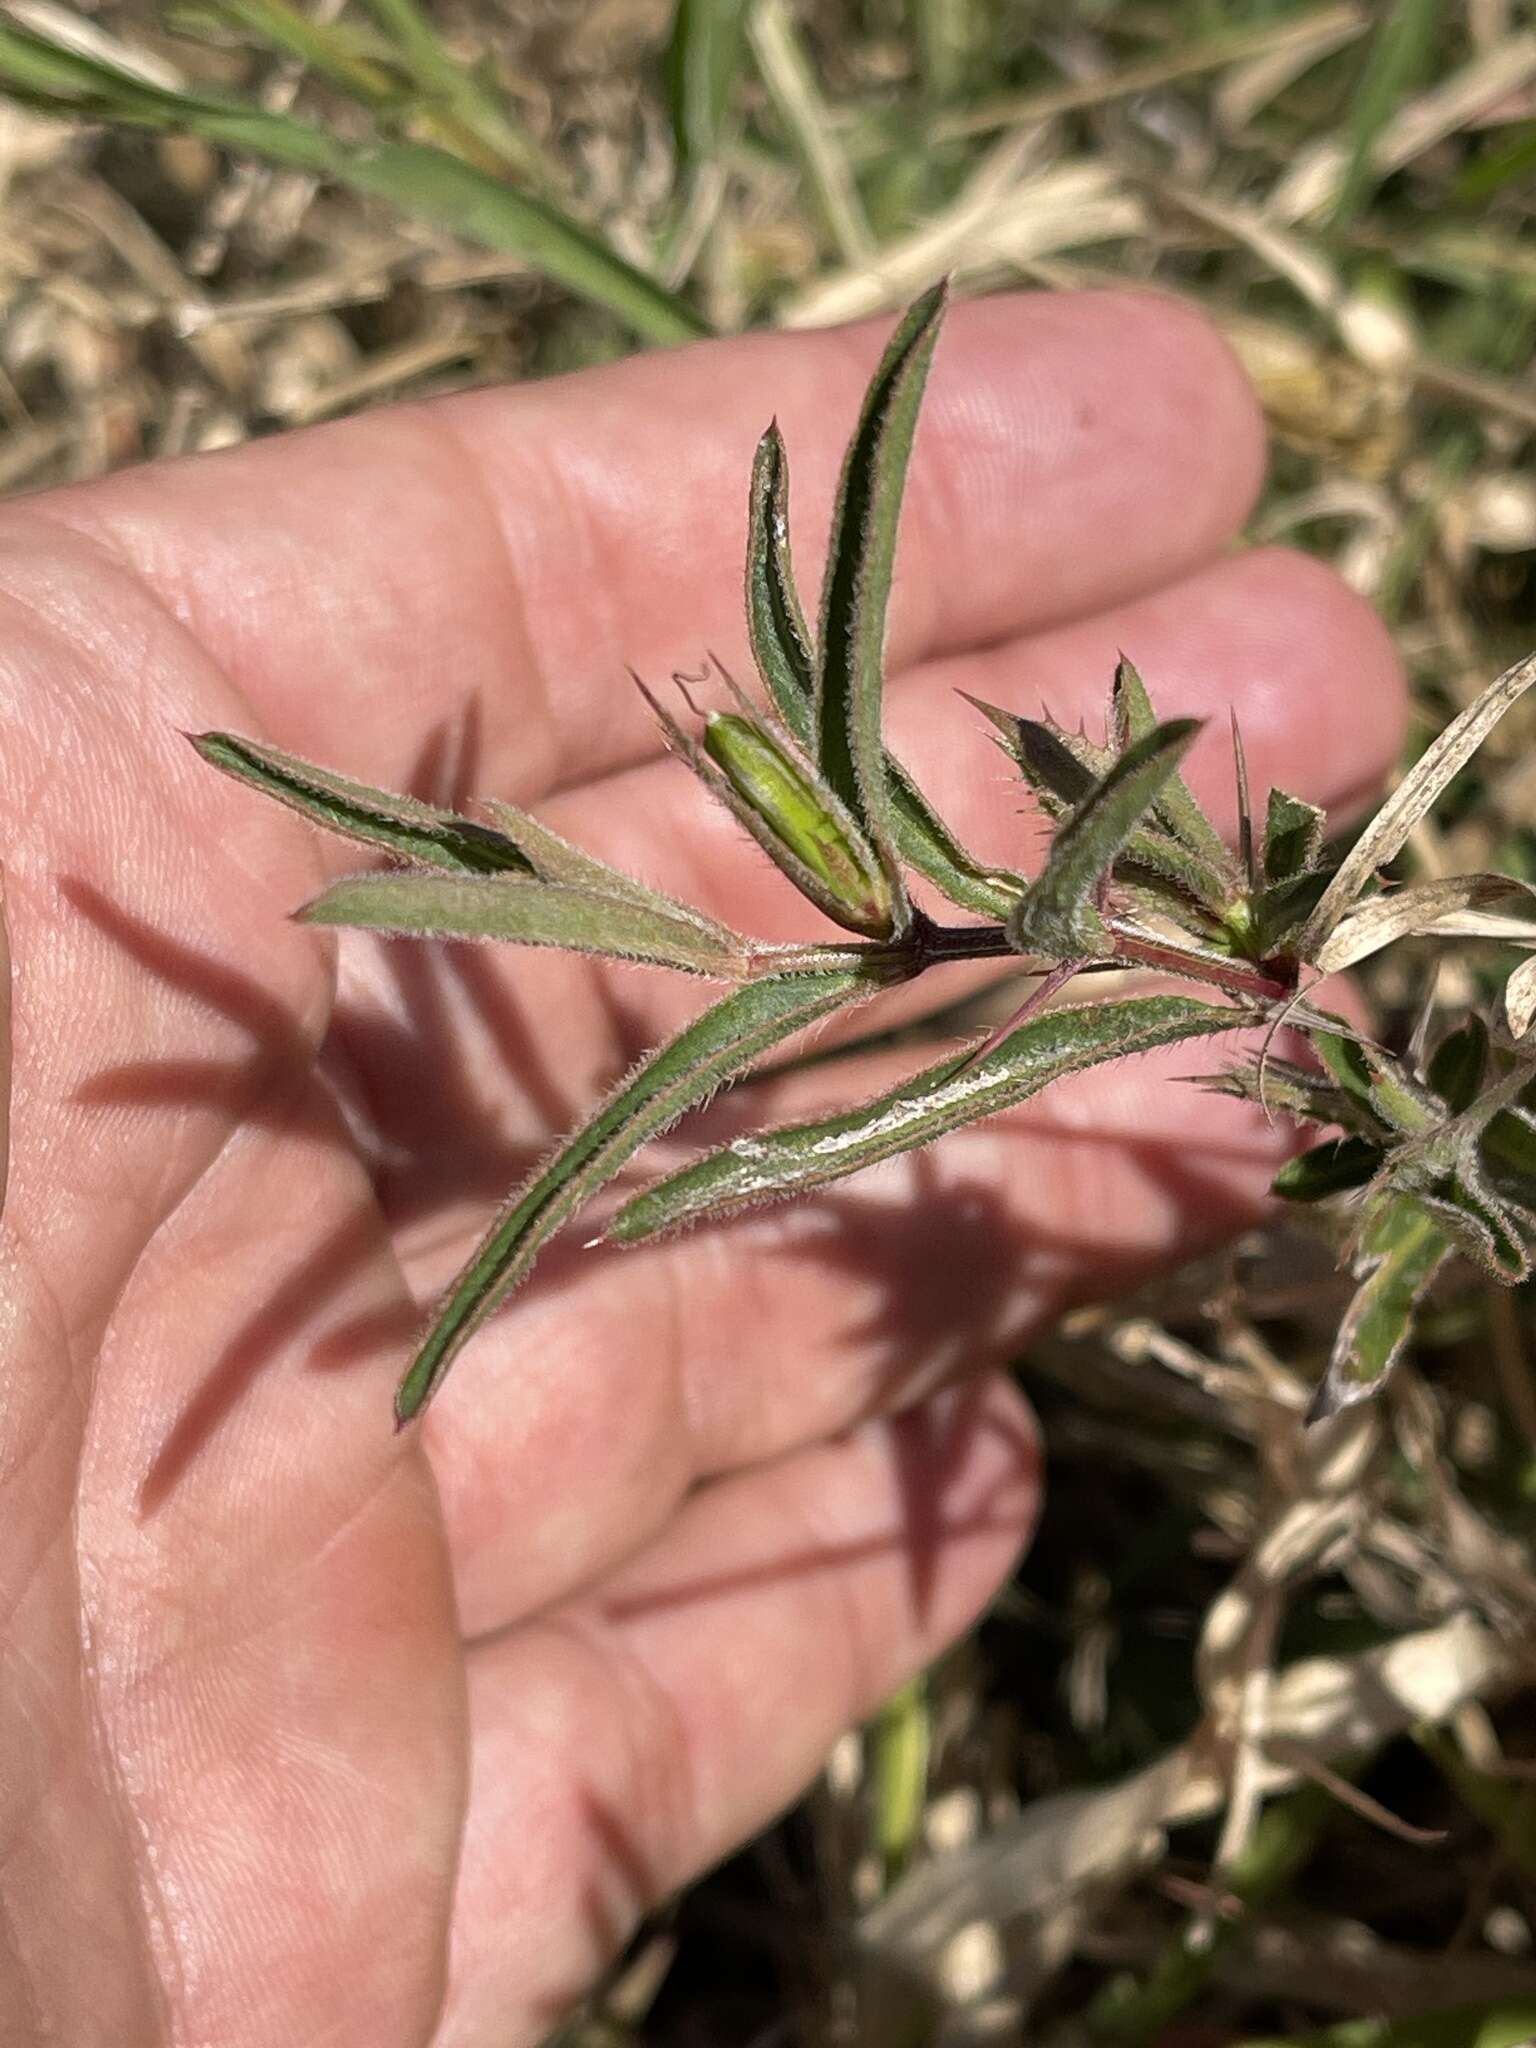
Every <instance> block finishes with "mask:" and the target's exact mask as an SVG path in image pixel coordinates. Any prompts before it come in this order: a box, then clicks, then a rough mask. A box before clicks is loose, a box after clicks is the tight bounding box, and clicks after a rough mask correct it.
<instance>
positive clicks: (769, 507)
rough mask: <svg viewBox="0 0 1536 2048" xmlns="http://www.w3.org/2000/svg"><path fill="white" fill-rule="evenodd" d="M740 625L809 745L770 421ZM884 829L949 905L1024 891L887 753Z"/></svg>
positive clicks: (776, 442)
mask: <svg viewBox="0 0 1536 2048" xmlns="http://www.w3.org/2000/svg"><path fill="white" fill-rule="evenodd" d="M747 628H748V632H749V635H750V637H751V641H752V652H753V656H754V658H755V659H756V662H757V668H758V673H759V674H760V675H761V677H762V679H763V682H764V684H765V686H766V687H767V690H768V693H769V695H770V696H771V697H772V699H773V702H774V706H775V709H776V710H777V711H778V714H779V716H780V718H781V719H782V720H783V721H784V724H785V726H786V727H787V728H788V730H789V731H790V732H791V733H792V734H793V735H794V737H795V738H796V740H798V741H799V743H800V745H801V746H802V747H804V748H806V749H807V750H808V751H812V750H814V748H815V744H816V741H815V724H816V659H815V652H814V649H813V648H812V645H811V636H810V629H809V628H808V627H807V625H806V623H805V614H804V612H803V610H802V608H801V604H800V599H799V596H798V594H797V591H796V587H795V575H794V567H793V563H792V561H791V557H790V548H789V461H788V456H787V454H786V452H785V448H784V443H783V439H782V437H781V436H780V434H779V430H778V427H777V425H774V426H771V427H770V428H769V429H768V431H767V433H766V434H764V436H763V438H762V440H761V441H760V442H759V443H758V447H757V456H756V459H755V461H754V462H753V465H752V493H751V500H750V505H749V511H748V541H747ZM885 772H886V779H887V785H888V788H889V792H890V802H891V816H890V828H891V835H892V838H893V840H894V843H895V847H896V851H897V852H898V853H899V854H900V856H901V858H902V859H903V860H904V861H906V862H907V864H908V865H909V866H910V867H913V868H915V869H916V870H917V872H918V873H919V874H920V875H923V876H925V877H926V879H927V880H928V881H930V882H932V884H933V885H934V887H935V888H936V889H938V890H939V891H940V892H941V893H942V894H943V895H944V896H946V897H947V898H948V899H949V901H950V902H951V903H953V904H956V905H957V906H958V907H959V908H960V909H962V910H969V911H973V912H974V913H975V914H976V915H977V916H980V917H992V918H999V919H1001V918H1005V917H1006V916H1007V915H1008V913H1009V911H1010V910H1011V909H1012V908H1013V906H1014V904H1015V903H1017V902H1018V900H1019V898H1020V897H1021V896H1022V895H1023V894H1024V890H1025V883H1024V880H1023V878H1022V877H1021V876H1019V875H1014V874H1011V873H1010V872H1009V871H1008V870H1007V869H1006V868H993V867H988V866H986V865H985V864H984V863H983V862H981V861H979V860H977V859H976V857H975V855H974V854H972V853H970V852H968V851H967V849H966V848H965V847H964V846H962V845H961V843H960V841H959V840H958V839H957V838H956V837H955V835H954V833H953V832H952V831H951V830H950V829H949V827H948V825H946V824H945V822H944V820H943V819H942V818H941V817H940V816H939V814H938V813H937V811H935V810H934V808H933V806H932V805H931V804H930V803H929V802H928V799H927V798H926V797H925V796H924V795H923V793H922V791H921V790H920V789H919V788H918V786H917V783H916V781H915V780H914V779H913V777H912V776H911V775H910V774H909V773H908V771H907V770H906V769H905V768H903V767H902V765H901V763H900V762H899V761H898V760H897V759H896V758H895V756H894V755H893V754H891V753H890V751H889V750H887V751H886V755H885Z"/></svg>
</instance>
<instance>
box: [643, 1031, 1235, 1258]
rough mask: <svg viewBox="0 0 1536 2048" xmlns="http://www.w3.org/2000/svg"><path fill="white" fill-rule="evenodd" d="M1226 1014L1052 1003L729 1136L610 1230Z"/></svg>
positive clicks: (742, 1194)
mask: <svg viewBox="0 0 1536 2048" xmlns="http://www.w3.org/2000/svg"><path fill="white" fill-rule="evenodd" d="M1234 1021H1235V1020H1234V1017H1233V1013H1232V1011H1231V1010H1228V1009H1223V1008H1217V1007H1216V1006H1214V1005H1212V1004H1210V1003H1202V1002H1199V1001H1197V1000H1196V999H1194V998H1193V997H1190V996H1141V997H1131V998H1129V999H1127V1000H1126V1001H1123V1002H1113V1003H1095V1004H1089V1005H1086V1006H1084V1007H1080V1008H1074V1009H1064V1010H1049V1011H1047V1012H1046V1013H1045V1014H1044V1015H1043V1016H1037V1017H1033V1018H1031V1019H1030V1020H1029V1022H1027V1023H1025V1024H1023V1025H1021V1026H1020V1027H1019V1029H1018V1030H1016V1031H1014V1032H1011V1033H1010V1034H1009V1035H1008V1037H1006V1038H1005V1039H1003V1040H1002V1041H1001V1042H1000V1043H999V1044H998V1045H997V1046H996V1047H995V1048H994V1049H993V1050H992V1051H991V1052H989V1053H988V1054H987V1055H986V1056H985V1057H984V1058H982V1059H979V1060H976V1061H974V1062H965V1061H960V1060H956V1059H955V1058H953V1057H951V1058H949V1059H946V1060H943V1061H941V1062H940V1063H939V1064H938V1065H937V1066H934V1067H930V1068H928V1069H927V1070H926V1072H924V1073H921V1074H918V1075H915V1076H914V1077H913V1078H912V1079H911V1080H908V1081H903V1082H902V1083H901V1084H900V1086H899V1087H896V1088H893V1089H892V1090H891V1091H890V1092H889V1094H886V1095H882V1096H881V1097H880V1098H879V1099H878V1100H877V1101H875V1102H870V1103H866V1104H865V1105H863V1107H861V1108H858V1109H852V1110H845V1111H843V1112H841V1113H840V1114H838V1115H836V1116H830V1117H824V1118H821V1119H819V1120H818V1121H817V1122H815V1123H805V1124H793V1125H789V1126H787V1127H785V1128H783V1129H781V1130H776V1131H768V1132H765V1133H764V1134H763V1135H761V1136H759V1137H751V1138H738V1139H737V1140H736V1142H735V1143H734V1144H732V1145H727V1146H725V1147H723V1148H722V1149H721V1150H720V1151H717V1152H711V1153H708V1154H706V1156H705V1157H704V1158H702V1159H699V1160H696V1161H695V1162H694V1163H693V1164H692V1165H691V1166H686V1167H684V1168H682V1169H681V1171H679V1172H677V1173H674V1174H671V1175H669V1176H668V1178H667V1179H665V1180H663V1181H661V1182H659V1183H658V1184H657V1185H656V1186H654V1187H651V1188H647V1189H646V1190H645V1191H644V1192H643V1193H642V1194H639V1195H637V1196H636V1197H635V1198H634V1199H633V1200H632V1201H630V1202H628V1203H626V1205H625V1206H624V1208H623V1209H621V1210H620V1212H619V1214H618V1215H617V1216H616V1217H615V1218H614V1220H613V1222H612V1224H611V1225H610V1226H609V1231H608V1234H609V1236H610V1237H612V1238H614V1239H616V1240H617V1241H618V1242H620V1243H623V1244H634V1243H638V1242H639V1241H640V1240H641V1239H642V1238H648V1237H654V1236H656V1235H657V1234H658V1233H659V1232H662V1231H667V1230H675V1229H677V1228H679V1227H680V1226H682V1225H684V1224H690V1223H696V1222H698V1221H699V1220H700V1219H701V1218H704V1217H713V1216H717V1215H720V1214H723V1213H725V1212H728V1211H730V1210H734V1209H743V1208H750V1207H752V1206H753V1205H755V1204H757V1203H760V1202H768V1201H777V1200H780V1199H782V1198H783V1197H785V1196H788V1195H796V1194H801V1193H804V1192H805V1190H806V1189H808V1188H815V1187H822V1186H824V1185H825V1184H826V1183H827V1182H828V1181H834V1180H840V1179H841V1178H842V1177H843V1175H844V1174H849V1173H857V1172H858V1171H859V1170H860V1168H862V1167H865V1166H873V1165H874V1164H875V1163H876V1162H877V1161H878V1160H881V1159H890V1158H892V1157H894V1156H895V1155H896V1154H897V1153H899V1152H910V1151H911V1150H912V1149H913V1148H914V1147H915V1146H918V1145H926V1144H928V1143H930V1142H931V1141H932V1140H933V1139H935V1138H938V1137H942V1136H943V1135H944V1133H945V1132H946V1131H952V1130H957V1129H958V1128H959V1127H960V1126H961V1125H962V1124H970V1123H975V1122H977V1121H978V1120H979V1119H980V1118H982V1117H988V1116H996V1115H997V1114H998V1112H999V1111H1001V1110H1005V1109H1012V1108H1014V1107H1016V1105H1017V1104H1019V1103H1021V1102H1026V1101H1028V1099H1029V1098H1030V1096H1032V1095H1038V1094H1039V1093H1040V1091H1041V1089H1043V1088H1046V1087H1049V1085H1050V1083H1051V1082H1052V1081H1056V1080H1059V1079H1060V1078H1061V1077H1062V1076H1063V1075H1066V1074H1076V1073H1080V1072H1081V1071H1082V1070H1083V1069H1084V1068H1085V1067H1092V1066H1097V1065H1099V1064H1101V1063H1102V1062H1104V1061H1106V1060H1113V1059H1120V1058H1122V1057H1123V1056H1124V1055H1126V1054H1128V1053H1136V1052H1146V1051H1149V1050H1150V1049H1151V1048H1152V1047H1153V1046H1158V1045H1167V1044H1170V1043H1172V1042H1174V1041H1175V1040H1178V1039H1183V1038H1199V1037H1203V1036H1205V1035H1207V1034H1209V1033H1211V1032H1216V1031H1230V1030H1231V1029H1232V1026H1233V1023H1234Z"/></svg>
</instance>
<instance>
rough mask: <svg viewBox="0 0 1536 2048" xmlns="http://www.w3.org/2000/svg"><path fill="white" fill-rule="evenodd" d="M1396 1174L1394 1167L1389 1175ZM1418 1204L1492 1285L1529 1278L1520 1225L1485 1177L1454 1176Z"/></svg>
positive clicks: (1417, 1198) (1420, 1196)
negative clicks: (1475, 1178)
mask: <svg viewBox="0 0 1536 2048" xmlns="http://www.w3.org/2000/svg"><path fill="white" fill-rule="evenodd" d="M1390 1171H1391V1169H1390V1163H1389V1165H1388V1169H1387V1173H1388V1175H1390ZM1385 1177H1386V1176H1384V1178H1385ZM1389 1184H1390V1182H1389ZM1415 1199H1416V1200H1418V1201H1420V1202H1422V1203H1423V1205H1424V1207H1425V1209H1426V1210H1427V1211H1428V1212H1429V1214H1430V1215H1431V1216H1433V1217H1434V1219H1435V1221H1436V1222H1437V1223H1438V1224H1439V1226H1440V1228H1441V1229H1442V1230H1443V1231H1444V1232H1445V1234H1446V1236H1447V1237H1448V1238H1449V1239H1450V1241H1451V1243H1452V1244H1453V1245H1454V1246H1455V1247H1456V1249H1457V1250H1458V1251H1459V1252H1460V1253H1461V1254H1462V1256H1463V1257H1464V1258H1466V1259H1469V1260H1470V1261H1471V1263H1472V1264H1473V1265H1474V1266H1476V1267H1478V1268H1479V1269H1480V1270H1481V1271H1482V1272H1484V1273H1486V1274H1487V1275H1488V1277H1489V1279H1490V1280H1497V1281H1500V1282H1501V1283H1502V1284H1503V1285H1504V1286H1506V1287H1515V1286H1518V1285H1519V1283H1520V1282H1521V1281H1522V1280H1524V1279H1526V1278H1527V1276H1528V1275H1529V1273H1530V1270H1531V1261H1530V1255H1529V1253H1528V1252H1527V1251H1526V1248H1525V1244H1524V1241H1523V1239H1522V1237H1521V1233H1520V1225H1519V1222H1518V1220H1517V1218H1516V1217H1515V1216H1514V1215H1513V1214H1512V1213H1511V1211H1510V1210H1509V1209H1508V1208H1507V1207H1506V1205H1505V1203H1504V1202H1503V1201H1502V1200H1501V1199H1500V1198H1499V1196H1498V1195H1497V1194H1496V1193H1495V1192H1494V1190H1493V1189H1492V1188H1491V1187H1488V1186H1486V1185H1482V1184H1480V1177H1479V1179H1478V1180H1474V1179H1473V1178H1472V1177H1471V1176H1470V1175H1466V1174H1451V1175H1449V1176H1448V1177H1447V1178H1446V1179H1445V1180H1444V1181H1442V1182H1441V1184H1440V1185H1439V1187H1437V1188H1436V1189H1435V1190H1434V1192H1433V1193H1432V1194H1428V1193H1425V1194H1419V1195H1417V1196H1416V1197H1415Z"/></svg>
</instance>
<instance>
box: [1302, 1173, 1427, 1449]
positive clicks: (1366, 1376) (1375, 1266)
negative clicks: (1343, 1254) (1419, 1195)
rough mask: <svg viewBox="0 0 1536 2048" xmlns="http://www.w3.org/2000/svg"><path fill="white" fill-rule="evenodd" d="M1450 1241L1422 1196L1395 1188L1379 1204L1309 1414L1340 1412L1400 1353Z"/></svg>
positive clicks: (1368, 1390)
mask: <svg viewBox="0 0 1536 2048" xmlns="http://www.w3.org/2000/svg"><path fill="white" fill-rule="evenodd" d="M1450 1248H1451V1247H1450V1240H1449V1239H1448V1238H1447V1236H1446V1234H1445V1232H1444V1231H1443V1230H1442V1229H1441V1227H1440V1225H1439V1224H1438V1223H1437V1222H1436V1220H1435V1218H1434V1217H1433V1216H1432V1215H1431V1214H1430V1213H1429V1211H1428V1210H1427V1209H1426V1208H1425V1207H1424V1206H1423V1205H1422V1203H1420V1202H1417V1201H1414V1200H1412V1199H1411V1198H1409V1197H1406V1196H1398V1195H1394V1196H1389V1197H1388V1198H1387V1199H1386V1200H1385V1201H1383V1202H1381V1203H1380V1204H1379V1205H1378V1206H1377V1208H1376V1211H1375V1213H1374V1215H1372V1216H1371V1217H1370V1218H1369V1219H1368V1220H1367V1222H1366V1225H1365V1227H1364V1229H1363V1230H1362V1232H1361V1236H1360V1245H1359V1250H1358V1253H1357V1256H1356V1259H1355V1272H1356V1275H1357V1276H1358V1277H1359V1280H1360V1285H1359V1287H1358V1288H1357V1289H1356V1291H1355V1296H1354V1299H1353V1300H1352V1301H1351V1302H1350V1305H1349V1307H1348V1309H1347V1310H1346V1311H1345V1314H1344V1319H1343V1321H1342V1322H1341V1323H1340V1325H1339V1333H1338V1337H1337V1339H1336V1340H1335V1343H1334V1347H1333V1355H1332V1357H1331V1358H1330V1359H1329V1361H1328V1370H1327V1372H1326V1373H1325V1374H1324V1376H1323V1379H1322V1382H1321V1384H1320V1385H1319V1387H1318V1389H1317V1393H1316V1395H1315V1396H1314V1397H1313V1402H1312V1407H1311V1410H1310V1413H1309V1416H1308V1420H1309V1421H1314V1422H1317V1421H1321V1420H1322V1419H1323V1418H1324V1417H1325V1416H1328V1415H1334V1414H1337V1412H1338V1411H1339V1409H1341V1408H1347V1407H1349V1406H1350V1405H1351V1404H1352V1403H1354V1402H1356V1401H1363V1400H1365V1399H1366V1398H1368V1396H1370V1395H1371V1394H1374V1393H1375V1392H1376V1391H1377V1390H1378V1388H1379V1387H1380V1386H1381V1384H1382V1382H1383V1381H1384V1380H1385V1379H1386V1376H1387V1374H1388V1373H1389V1372H1390V1371H1391V1370H1392V1367H1393V1366H1394V1365H1395V1364H1396V1363H1397V1361H1398V1358H1399V1357H1400V1356H1401V1354H1402V1349H1403V1346H1404V1345H1405V1344H1406V1343H1407V1341H1408V1333H1409V1331H1410V1330H1411V1329H1412V1327H1413V1313H1414V1310H1415V1309H1416V1308H1417V1307H1418V1305H1419V1302H1420V1301H1421V1299H1422V1298H1423V1295H1424V1292H1425V1289H1426V1288H1427V1287H1428V1286H1429V1283H1430V1282H1431V1280H1433V1279H1434V1277H1435V1274H1436V1273H1437V1272H1438V1271H1439V1270H1440V1267H1441V1266H1442V1265H1443V1264H1444V1262H1445V1260H1446V1258H1447V1257H1448V1256H1449V1253H1450Z"/></svg>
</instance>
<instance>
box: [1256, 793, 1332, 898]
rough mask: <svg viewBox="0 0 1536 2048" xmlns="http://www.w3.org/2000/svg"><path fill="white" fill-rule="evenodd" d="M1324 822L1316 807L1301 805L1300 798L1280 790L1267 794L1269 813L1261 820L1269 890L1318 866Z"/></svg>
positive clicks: (1264, 864) (1266, 878) (1323, 816)
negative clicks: (1262, 821)
mask: <svg viewBox="0 0 1536 2048" xmlns="http://www.w3.org/2000/svg"><path fill="white" fill-rule="evenodd" d="M1326 823H1327V819H1326V817H1325V815H1324V813H1323V812H1322V811H1320V810H1319V809H1318V808H1317V806H1316V805H1315V804H1304V803H1303V802H1302V800H1301V798H1300V797H1299V796H1287V795H1286V793H1285V791H1284V790H1283V789H1272V790H1271V791H1270V792H1269V810H1268V813H1267V815H1266V817H1265V820H1264V853H1263V868H1264V879H1265V881H1266V882H1268V883H1269V885H1270V886H1271V888H1273V886H1274V885H1275V884H1276V883H1277V882H1291V881H1294V880H1295V879H1296V877H1297V876H1298V875H1305V874H1309V873H1310V872H1311V870H1312V869H1313V868H1315V867H1316V866H1317V863H1318V857H1319V855H1320V854H1321V852H1322V849H1323V828H1324V826H1325V824H1326Z"/></svg>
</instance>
